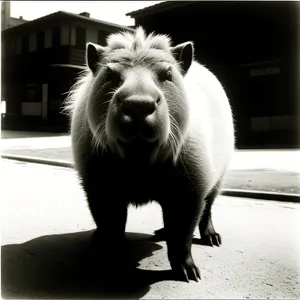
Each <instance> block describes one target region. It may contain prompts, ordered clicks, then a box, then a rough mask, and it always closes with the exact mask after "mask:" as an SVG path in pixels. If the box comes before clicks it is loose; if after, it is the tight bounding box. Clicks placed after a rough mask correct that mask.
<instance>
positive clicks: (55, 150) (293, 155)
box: [1, 133, 300, 173]
mask: <svg viewBox="0 0 300 300" xmlns="http://www.w3.org/2000/svg"><path fill="white" fill-rule="evenodd" d="M33 135H34V133H33ZM35 135H37V134H35ZM70 146H71V139H70V136H68V135H65V136H52V137H49V136H46V137H30V138H12V139H2V140H1V149H2V153H7V154H8V153H11V154H15V155H18V154H19V155H29V156H37V157H43V158H50V159H59V160H66V161H72V153H71V148H70ZM22 153H23V154H22ZM299 159H300V150H299V149H297V150H237V151H236V152H235V154H234V157H233V159H232V162H231V164H230V169H231V170H246V169H247V170H254V169H272V170H278V171H290V172H298V173H300V164H299V163H297V162H298V161H299Z"/></svg>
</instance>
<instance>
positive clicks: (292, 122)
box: [127, 1, 300, 148]
mask: <svg viewBox="0 0 300 300" xmlns="http://www.w3.org/2000/svg"><path fill="white" fill-rule="evenodd" d="M299 7H300V3H299V2H297V1H296V2H294V1H278V2H277V1H275V2H274V1H167V2H162V3H159V4H156V5H154V6H151V7H147V8H144V9H141V10H138V11H134V12H130V13H128V14H127V15H128V16H131V17H132V18H134V19H135V25H136V26H139V25H141V26H143V27H144V28H145V29H146V31H147V32H151V31H155V32H157V33H165V34H169V35H170V36H171V37H172V39H173V41H174V43H175V44H177V43H181V42H185V41H187V40H192V41H194V44H195V49H196V53H195V58H196V59H197V60H198V61H199V62H201V63H203V64H204V65H206V66H207V67H208V68H209V69H211V70H212V71H213V72H214V73H215V74H216V75H217V76H218V77H219V79H220V80H221V82H222V83H223V85H224V87H225V89H226V91H227V93H228V96H229V99H230V102H231V105H232V108H233V113H234V117H235V123H236V129H237V146H238V147H239V148H243V147H246V148H249V147H263V146H264V147H293V146H299V145H300V143H299V137H300V134H299V133H300V130H299V128H300V126H299V66H300V63H299V36H300V35H299V33H300V32H299V28H300V27H299V25H300V24H299V20H300V18H299V17H300V13H299Z"/></svg>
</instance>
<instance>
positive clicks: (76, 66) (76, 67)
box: [50, 64, 86, 70]
mask: <svg viewBox="0 0 300 300" xmlns="http://www.w3.org/2000/svg"><path fill="white" fill-rule="evenodd" d="M50 67H61V68H73V69H80V70H85V69H86V67H85V66H79V65H69V64H52V65H50Z"/></svg>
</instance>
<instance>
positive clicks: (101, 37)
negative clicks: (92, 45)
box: [97, 31, 107, 46]
mask: <svg viewBox="0 0 300 300" xmlns="http://www.w3.org/2000/svg"><path fill="white" fill-rule="evenodd" d="M106 36H107V34H106V32H104V31H98V41H97V43H98V45H101V46H105V45H106Z"/></svg>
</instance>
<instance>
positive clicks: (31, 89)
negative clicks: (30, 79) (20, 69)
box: [23, 83, 41, 102]
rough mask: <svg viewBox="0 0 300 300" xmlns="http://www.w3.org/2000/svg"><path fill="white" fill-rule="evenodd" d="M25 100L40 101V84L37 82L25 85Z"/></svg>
mask: <svg viewBox="0 0 300 300" xmlns="http://www.w3.org/2000/svg"><path fill="white" fill-rule="evenodd" d="M24 96H25V97H24V100H23V102H39V101H41V99H39V97H38V86H37V84H36V83H33V84H32V83H31V84H26V85H25V95H24Z"/></svg>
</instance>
